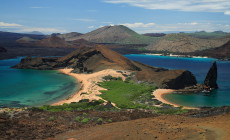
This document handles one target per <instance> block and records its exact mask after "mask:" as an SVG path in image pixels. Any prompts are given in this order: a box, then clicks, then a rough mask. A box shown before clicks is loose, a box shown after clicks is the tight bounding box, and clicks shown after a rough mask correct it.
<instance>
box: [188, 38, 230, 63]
mask: <svg viewBox="0 0 230 140" xmlns="http://www.w3.org/2000/svg"><path fill="white" fill-rule="evenodd" d="M190 55H196V56H208V57H213V58H218V59H230V41H228V42H227V43H225V44H224V45H222V46H220V47H218V48H211V49H207V50H203V51H197V52H194V53H191V54H190Z"/></svg>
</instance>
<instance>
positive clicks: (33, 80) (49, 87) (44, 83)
mask: <svg viewBox="0 0 230 140" xmlns="http://www.w3.org/2000/svg"><path fill="white" fill-rule="evenodd" d="M20 60H21V58H17V59H9V60H1V61H0V108H6V107H31V106H41V105H45V104H52V103H54V102H57V101H60V100H63V99H66V98H68V97H69V96H71V95H72V94H74V93H75V92H76V91H77V89H78V87H77V81H76V80H75V79H74V78H73V77H71V76H68V75H64V74H62V73H60V72H59V71H54V70H28V69H13V68H10V67H11V66H14V65H16V64H18V63H19V62H20Z"/></svg>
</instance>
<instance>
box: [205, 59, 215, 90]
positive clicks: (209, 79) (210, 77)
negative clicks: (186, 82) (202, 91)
mask: <svg viewBox="0 0 230 140" xmlns="http://www.w3.org/2000/svg"><path fill="white" fill-rule="evenodd" d="M216 81H217V66H216V62H214V63H213V65H212V67H211V68H210V69H209V71H208V74H207V76H206V78H205V80H204V84H203V85H204V86H205V88H211V89H217V88H218V85H217V83H216Z"/></svg>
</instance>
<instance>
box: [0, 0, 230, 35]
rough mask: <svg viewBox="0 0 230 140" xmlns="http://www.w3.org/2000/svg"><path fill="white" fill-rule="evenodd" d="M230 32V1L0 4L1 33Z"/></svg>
mask: <svg viewBox="0 0 230 140" xmlns="http://www.w3.org/2000/svg"><path fill="white" fill-rule="evenodd" d="M108 25H111V26H113V25H125V26H127V27H129V28H131V29H132V30H134V31H136V32H138V33H161V32H166V33H167V32H193V31H207V32H212V31H225V32H230V0H0V31H10V32H23V33H24V32H31V31H40V32H42V33H45V34H50V33H67V32H80V33H87V32H90V31H92V30H95V29H97V28H100V27H103V26H108Z"/></svg>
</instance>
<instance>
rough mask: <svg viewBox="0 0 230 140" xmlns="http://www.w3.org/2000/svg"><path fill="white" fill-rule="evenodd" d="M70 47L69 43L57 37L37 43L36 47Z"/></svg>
mask: <svg viewBox="0 0 230 140" xmlns="http://www.w3.org/2000/svg"><path fill="white" fill-rule="evenodd" d="M69 45H70V44H69V43H67V42H66V41H65V40H64V39H62V38H60V37H56V36H51V37H48V38H44V39H42V40H40V41H37V42H35V46H41V47H53V48H57V47H61V48H62V47H68V46H69Z"/></svg>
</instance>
